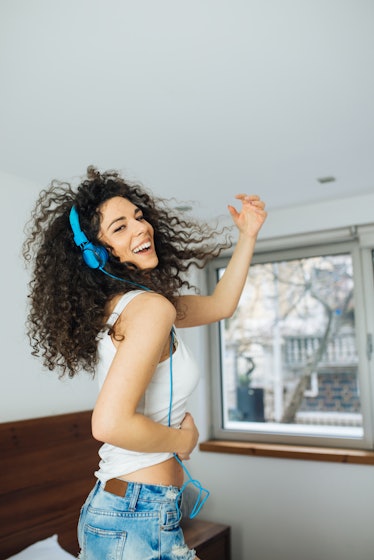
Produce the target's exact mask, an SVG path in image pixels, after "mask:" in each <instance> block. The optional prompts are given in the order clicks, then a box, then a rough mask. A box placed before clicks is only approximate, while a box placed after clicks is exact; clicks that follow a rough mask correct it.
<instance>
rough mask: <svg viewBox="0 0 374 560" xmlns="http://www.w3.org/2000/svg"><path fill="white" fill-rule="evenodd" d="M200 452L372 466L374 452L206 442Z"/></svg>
mask: <svg viewBox="0 0 374 560" xmlns="http://www.w3.org/2000/svg"><path fill="white" fill-rule="evenodd" d="M199 449H200V451H208V452H211V453H229V454H234V455H250V456H252V457H275V458H282V459H303V460H305V461H326V462H332V463H353V464H361V465H374V451H367V450H362V449H344V448H337V449H335V448H332V447H309V446H299V445H284V444H282V445H280V444H268V443H252V442H240V441H225V440H208V441H204V442H202V443H200V445H199Z"/></svg>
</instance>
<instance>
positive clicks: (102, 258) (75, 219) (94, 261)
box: [69, 206, 109, 269]
mask: <svg viewBox="0 0 374 560" xmlns="http://www.w3.org/2000/svg"><path fill="white" fill-rule="evenodd" d="M69 220H70V225H71V229H72V230H73V234H74V243H75V244H76V245H77V246H78V247H80V249H81V251H82V255H83V260H84V262H85V263H86V265H87V266H89V267H90V268H100V269H103V268H104V266H105V265H106V263H107V261H108V258H109V254H108V251H107V250H106V249H105V247H102V246H101V245H94V244H93V243H91V241H89V240H88V239H87V237H86V234H85V233H83V231H82V230H81V226H80V223H79V216H78V212H77V209H76V207H75V206H73V207H72V209H71V210H70V215H69Z"/></svg>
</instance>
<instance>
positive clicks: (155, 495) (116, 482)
mask: <svg viewBox="0 0 374 560" xmlns="http://www.w3.org/2000/svg"><path fill="white" fill-rule="evenodd" d="M102 488H103V490H104V491H105V492H109V493H110V494H114V495H115V496H119V497H121V498H125V497H126V498H129V499H130V501H131V502H134V503H136V502H137V501H138V499H144V500H147V499H148V500H151V501H153V502H157V501H160V502H164V501H165V500H170V501H174V500H175V499H176V497H177V496H178V494H179V493H180V488H178V487H177V486H161V485H154V484H141V483H139V482H127V481H125V480H122V479H120V478H111V479H109V480H108V481H107V482H106V483H105V484H102Z"/></svg>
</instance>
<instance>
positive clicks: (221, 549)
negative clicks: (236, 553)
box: [182, 519, 231, 560]
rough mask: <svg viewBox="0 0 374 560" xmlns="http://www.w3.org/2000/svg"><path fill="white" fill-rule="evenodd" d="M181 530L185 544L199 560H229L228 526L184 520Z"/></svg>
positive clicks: (197, 520)
mask: <svg viewBox="0 0 374 560" xmlns="http://www.w3.org/2000/svg"><path fill="white" fill-rule="evenodd" d="M182 528H183V533H184V537H185V540H186V543H187V544H188V546H189V547H190V548H194V549H195V550H196V554H197V555H198V557H199V558H200V559H201V560H231V550H230V527H229V525H222V524H221V523H213V522H211V521H201V520H200V519H184V520H183V522H182Z"/></svg>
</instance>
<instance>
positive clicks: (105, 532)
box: [80, 525, 127, 560]
mask: <svg viewBox="0 0 374 560" xmlns="http://www.w3.org/2000/svg"><path fill="white" fill-rule="evenodd" d="M126 538H127V533H126V532H125V531H115V530H110V529H98V528H96V527H92V526H91V525H86V526H85V528H84V545H83V550H82V553H81V556H80V558H81V560H103V558H110V560H122V559H123V552H124V548H125V543H126Z"/></svg>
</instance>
